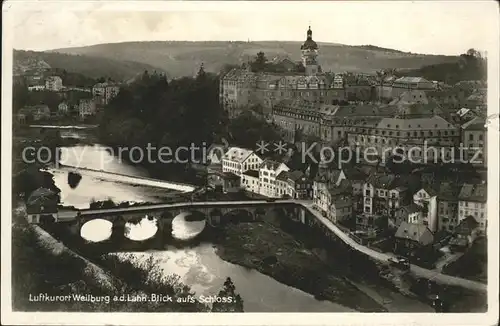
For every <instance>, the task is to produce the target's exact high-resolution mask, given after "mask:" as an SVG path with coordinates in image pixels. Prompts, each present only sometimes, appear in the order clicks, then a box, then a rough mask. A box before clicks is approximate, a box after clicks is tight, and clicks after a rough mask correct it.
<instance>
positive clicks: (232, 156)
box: [223, 147, 253, 163]
mask: <svg viewBox="0 0 500 326" xmlns="http://www.w3.org/2000/svg"><path fill="white" fill-rule="evenodd" d="M252 153H253V151H252V150H250V149H246V148H241V147H231V148H229V149H228V150H227V152H226V153H225V154H224V157H223V158H224V159H226V160H230V161H236V162H238V163H243V162H244V161H245V160H246V159H247V158H248V157H249V156H250V155H252Z"/></svg>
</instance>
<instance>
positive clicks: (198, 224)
mask: <svg viewBox="0 0 500 326" xmlns="http://www.w3.org/2000/svg"><path fill="white" fill-rule="evenodd" d="M206 224H207V217H206V214H205V213H203V212H201V211H198V210H184V211H181V212H180V213H179V214H177V215H176V216H175V217H174V219H173V220H172V236H173V237H174V238H175V239H178V240H183V241H184V240H191V239H194V238H195V237H197V236H198V235H199V234H200V233H201V232H203V230H204V229H205V227H206Z"/></svg>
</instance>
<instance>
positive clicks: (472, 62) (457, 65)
mask: <svg viewBox="0 0 500 326" xmlns="http://www.w3.org/2000/svg"><path fill="white" fill-rule="evenodd" d="M400 73H401V74H402V75H405V76H419V77H424V78H426V79H428V80H437V81H442V82H445V83H446V84H449V85H453V84H456V83H457V82H459V81H463V80H484V81H486V79H487V61H486V58H484V57H483V56H482V55H481V53H480V52H479V51H476V50H474V49H470V50H468V51H467V53H464V54H461V55H460V59H459V60H458V61H457V62H447V63H440V64H434V65H427V66H423V67H422V68H419V69H414V70H410V71H401V72H400Z"/></svg>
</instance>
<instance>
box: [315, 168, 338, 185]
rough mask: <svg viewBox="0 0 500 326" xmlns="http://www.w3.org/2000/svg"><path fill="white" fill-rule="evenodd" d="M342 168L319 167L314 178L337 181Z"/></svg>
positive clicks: (327, 181)
mask: <svg viewBox="0 0 500 326" xmlns="http://www.w3.org/2000/svg"><path fill="white" fill-rule="evenodd" d="M341 173H342V170H339V169H322V168H320V169H319V171H318V173H317V174H316V177H315V178H314V180H315V181H317V182H325V183H329V182H337V180H338V179H339V177H340V174H341Z"/></svg>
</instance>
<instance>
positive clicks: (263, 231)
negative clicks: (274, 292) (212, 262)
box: [216, 222, 387, 312]
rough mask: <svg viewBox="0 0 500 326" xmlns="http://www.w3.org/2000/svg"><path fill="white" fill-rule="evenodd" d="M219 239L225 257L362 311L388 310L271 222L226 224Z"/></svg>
mask: <svg viewBox="0 0 500 326" xmlns="http://www.w3.org/2000/svg"><path fill="white" fill-rule="evenodd" d="M216 242H217V248H218V250H217V254H218V255H219V256H220V257H221V258H222V259H224V260H226V261H228V262H231V263H233V264H238V265H241V266H245V267H248V268H252V269H255V270H258V271H259V272H260V273H262V274H266V275H268V276H271V277H273V278H274V279H276V280H277V281H279V282H281V283H283V284H287V285H289V286H293V287H295V288H297V289H300V290H302V291H305V292H307V293H310V294H312V295H314V296H315V297H316V298H317V299H321V300H330V301H332V302H335V303H338V304H341V305H343V306H346V307H349V308H352V309H355V310H357V311H362V312H384V311H387V309H385V308H384V307H383V306H381V305H380V304H378V303H377V302H376V301H374V300H373V299H372V298H370V296H368V295H366V294H365V293H363V292H361V291H359V290H358V289H357V288H356V287H354V286H353V285H351V284H350V283H349V282H347V281H346V280H345V279H344V278H343V276H342V275H340V274H339V273H338V270H337V271H335V270H334V269H332V268H331V266H329V265H328V264H327V263H326V262H325V261H324V260H323V259H321V258H320V257H319V256H321V255H322V254H321V253H319V252H314V250H310V249H308V248H306V247H305V246H304V245H303V244H301V243H300V242H298V241H296V240H295V239H294V238H293V237H292V236H291V235H289V234H287V233H286V232H283V231H282V230H280V229H279V228H277V227H274V226H273V225H271V224H269V223H263V222H255V223H238V224H230V225H226V226H225V227H224V230H223V231H222V233H221V235H220V236H219V238H218V239H217V241H216ZM340 263H342V262H339V264H340Z"/></svg>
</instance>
